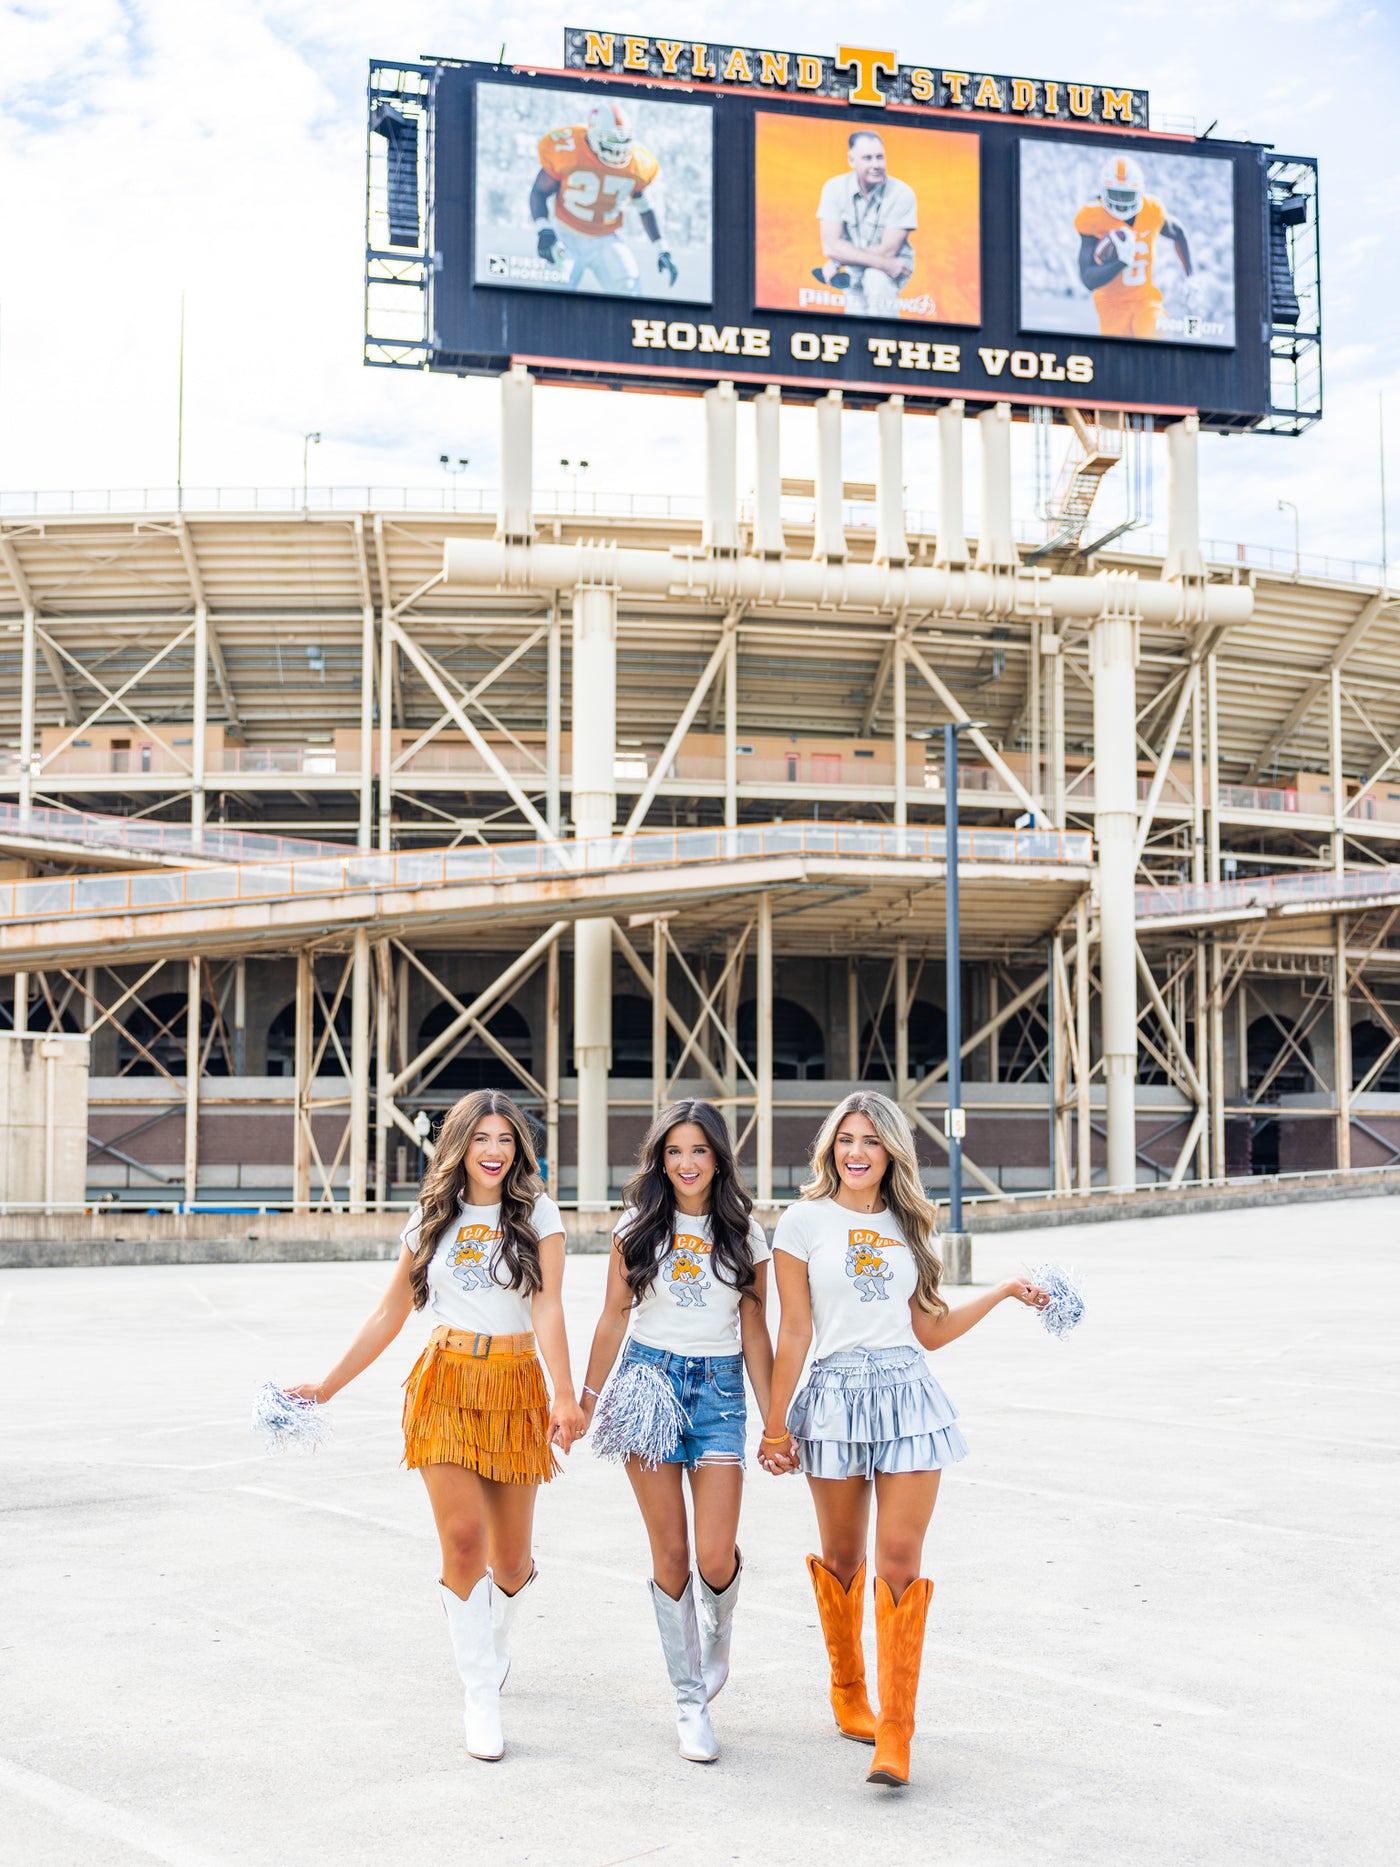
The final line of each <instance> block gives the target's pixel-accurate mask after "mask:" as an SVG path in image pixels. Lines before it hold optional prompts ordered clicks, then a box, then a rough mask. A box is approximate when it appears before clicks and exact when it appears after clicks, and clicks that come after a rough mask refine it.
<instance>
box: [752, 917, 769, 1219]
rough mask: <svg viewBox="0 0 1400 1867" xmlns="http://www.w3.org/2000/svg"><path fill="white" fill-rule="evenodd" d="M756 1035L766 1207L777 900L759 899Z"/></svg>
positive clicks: (765, 1201)
mask: <svg viewBox="0 0 1400 1867" xmlns="http://www.w3.org/2000/svg"><path fill="white" fill-rule="evenodd" d="M757 958H758V979H757V993H756V997H757V1001H758V1002H757V1005H756V1006H755V1012H756V1027H757V1030H756V1035H757V1045H756V1050H757V1056H756V1059H755V1061H756V1063H757V1066H758V1067H757V1069H756V1070H755V1072H754V1074H755V1076H756V1077H757V1079H758V1080H757V1089H756V1093H757V1097H758V1126H757V1130H756V1133H757V1142H758V1172H757V1175H756V1186H755V1190H756V1193H757V1197H758V1203H759V1204H760V1205H762V1206H767V1205H771V1204H772V1202H773V897H772V895H771V894H769V892H768V890H767V889H765V890H764V891H763V893H762V894H761V895H760V896H759V898H758V952H757Z"/></svg>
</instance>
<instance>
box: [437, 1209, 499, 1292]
mask: <svg viewBox="0 0 1400 1867" xmlns="http://www.w3.org/2000/svg"><path fill="white" fill-rule="evenodd" d="M496 1236H497V1234H496V1233H495V1232H493V1231H492V1229H491V1227H490V1226H489V1225H464V1226H462V1228H461V1229H460V1230H459V1231H458V1233H457V1237H456V1241H455V1243H454V1245H453V1248H452V1250H451V1251H450V1252H449V1254H448V1260H447V1261H448V1263H449V1264H450V1265H451V1267H452V1275H453V1276H454V1277H455V1278H456V1280H457V1282H458V1283H459V1284H460V1285H461V1286H462V1288H463V1289H464V1290H489V1289H490V1288H491V1247H492V1245H493V1244H494V1243H495V1242H496Z"/></svg>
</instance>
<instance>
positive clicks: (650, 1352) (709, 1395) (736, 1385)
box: [622, 1341, 749, 1471]
mask: <svg viewBox="0 0 1400 1867" xmlns="http://www.w3.org/2000/svg"><path fill="white" fill-rule="evenodd" d="M629 1361H630V1362H638V1361H640V1362H645V1363H646V1364H647V1365H648V1366H649V1367H652V1368H655V1369H656V1371H657V1373H658V1374H661V1375H663V1376H664V1377H665V1379H666V1380H667V1381H669V1382H670V1384H671V1391H672V1392H673V1393H674V1394H675V1396H676V1399H677V1401H678V1402H679V1403H680V1406H681V1410H682V1412H683V1413H684V1414H685V1416H686V1424H685V1426H684V1427H683V1428H682V1429H681V1436H680V1441H679V1443H678V1444H677V1446H676V1449H675V1450H674V1452H668V1453H667V1454H666V1456H665V1458H664V1459H663V1460H662V1461H661V1462H662V1464H664V1465H684V1466H685V1467H686V1468H687V1470H689V1471H694V1470H695V1467H696V1466H697V1465H699V1464H700V1463H701V1461H702V1460H703V1459H705V1458H706V1457H709V1458H710V1459H711V1460H713V1461H714V1462H716V1463H719V1462H725V1463H728V1464H738V1465H740V1466H742V1465H743V1463H744V1438H745V1433H746V1431H747V1428H748V1417H749V1409H748V1401H747V1399H746V1398H745V1395H744V1358H743V1356H742V1355H674V1354H672V1353H670V1351H669V1350H667V1349H664V1348H650V1347H648V1346H647V1344H646V1343H645V1342H636V1341H629V1342H628V1344H627V1347H626V1349H625V1350H624V1351H623V1356H622V1366H623V1367H626V1365H627V1363H628V1362H629Z"/></svg>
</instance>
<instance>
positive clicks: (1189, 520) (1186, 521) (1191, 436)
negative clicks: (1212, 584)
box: [1162, 415, 1206, 581]
mask: <svg viewBox="0 0 1400 1867" xmlns="http://www.w3.org/2000/svg"><path fill="white" fill-rule="evenodd" d="M1200 426H1201V423H1200V418H1199V417H1198V416H1196V415H1183V416H1182V418H1181V420H1180V421H1175V422H1173V423H1172V425H1171V426H1170V427H1169V428H1168V429H1167V555H1166V559H1165V561H1164V563H1163V565H1162V577H1163V579H1164V580H1165V581H1170V580H1172V579H1180V580H1183V581H1184V580H1186V579H1190V578H1203V577H1204V576H1205V574H1206V561H1205V558H1204V557H1203V556H1202V553H1201V519H1200V491H1199V484H1198V481H1197V476H1196V446H1197V436H1198V434H1199V432H1200Z"/></svg>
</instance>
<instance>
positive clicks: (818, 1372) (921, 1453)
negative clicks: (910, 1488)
mask: <svg viewBox="0 0 1400 1867" xmlns="http://www.w3.org/2000/svg"><path fill="white" fill-rule="evenodd" d="M787 1423H788V1427H789V1429H790V1430H791V1432H792V1434H793V1437H794V1438H795V1439H796V1440H797V1450H798V1456H799V1459H800V1462H801V1467H802V1470H803V1471H804V1472H806V1473H807V1474H808V1476H809V1477H812V1478H857V1477H859V1478H873V1477H874V1475H875V1473H876V1472H931V1471H939V1470H941V1469H942V1467H943V1466H945V1465H956V1464H957V1462H958V1460H959V1459H965V1458H966V1457H967V1441H966V1440H965V1439H964V1438H963V1436H962V1432H961V1431H960V1429H959V1427H958V1410H957V1408H956V1407H955V1406H954V1405H953V1403H952V1401H951V1400H949V1398H948V1396H947V1395H946V1394H945V1393H944V1392H943V1389H942V1388H941V1387H940V1386H939V1384H938V1382H937V1381H935V1380H934V1378H933V1376H932V1374H930V1372H929V1366H928V1361H927V1360H926V1358H925V1356H924V1353H923V1350H922V1349H918V1348H870V1349H867V1348H853V1349H846V1350H843V1351H842V1352H841V1353H840V1354H836V1355H827V1356H826V1357H825V1358H824V1359H823V1360H821V1361H814V1362H813V1363H812V1366H811V1368H810V1370H809V1371H808V1374H807V1379H806V1381H805V1382H804V1383H803V1385H802V1386H801V1387H800V1388H799V1389H798V1392H797V1394H796V1396H795V1398H794V1400H793V1403H792V1405H791V1407H790V1408H789V1409H788V1419H787Z"/></svg>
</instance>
